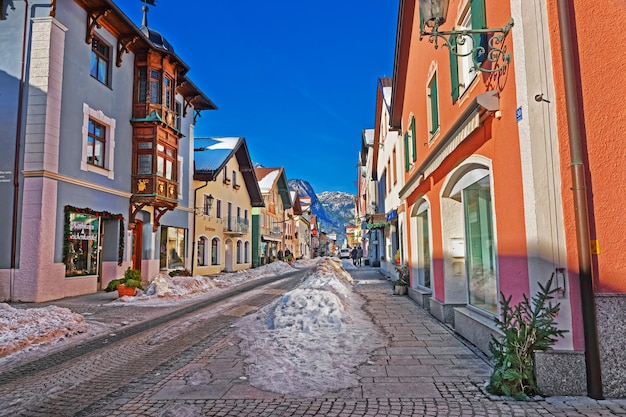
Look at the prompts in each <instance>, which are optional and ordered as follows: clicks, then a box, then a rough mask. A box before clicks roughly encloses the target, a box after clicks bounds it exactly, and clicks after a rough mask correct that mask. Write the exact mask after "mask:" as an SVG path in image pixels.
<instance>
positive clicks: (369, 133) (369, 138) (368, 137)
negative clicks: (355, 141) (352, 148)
mask: <svg viewBox="0 0 626 417" xmlns="http://www.w3.org/2000/svg"><path fill="white" fill-rule="evenodd" d="M364 134H365V144H367V145H370V146H371V145H373V144H374V129H364Z"/></svg>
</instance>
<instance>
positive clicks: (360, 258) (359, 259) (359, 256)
mask: <svg viewBox="0 0 626 417" xmlns="http://www.w3.org/2000/svg"><path fill="white" fill-rule="evenodd" d="M356 256H357V262H358V264H359V266H361V262H363V248H362V247H360V246H359V247H358V248H357V250H356Z"/></svg>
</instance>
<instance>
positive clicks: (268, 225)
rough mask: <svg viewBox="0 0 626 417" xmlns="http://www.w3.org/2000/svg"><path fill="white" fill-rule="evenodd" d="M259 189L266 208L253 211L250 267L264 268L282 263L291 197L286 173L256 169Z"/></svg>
mask: <svg viewBox="0 0 626 417" xmlns="http://www.w3.org/2000/svg"><path fill="white" fill-rule="evenodd" d="M255 172H256V177H257V179H258V185H259V189H260V190H261V192H262V193H263V199H264V201H265V207H263V208H259V209H256V208H255V209H254V212H253V214H254V218H255V221H254V228H253V229H254V231H253V250H252V252H253V253H252V255H253V264H254V266H259V265H265V264H267V263H270V262H272V261H274V260H276V259H281V258H282V257H283V254H284V251H285V210H286V209H289V208H290V207H291V204H292V203H291V195H290V194H289V185H288V183H287V177H286V176H285V170H284V169H283V168H282V167H278V168H256V169H255Z"/></svg>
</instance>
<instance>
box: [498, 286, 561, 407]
mask: <svg viewBox="0 0 626 417" xmlns="http://www.w3.org/2000/svg"><path fill="white" fill-rule="evenodd" d="M557 291H558V288H552V278H550V279H549V280H548V282H547V283H546V285H545V287H544V286H543V285H541V283H540V284H539V292H537V294H536V295H535V296H534V297H533V298H532V301H531V300H529V299H528V297H527V296H526V295H525V294H524V299H523V300H522V301H521V302H520V303H519V304H517V305H515V306H511V297H510V296H509V298H506V297H505V296H504V294H503V293H500V297H501V303H502V319H500V318H496V325H497V326H498V328H499V329H500V330H501V331H502V333H503V336H502V338H500V339H496V338H495V337H493V336H492V340H491V342H490V343H489V350H490V351H491V353H492V355H493V359H494V361H495V365H494V368H493V373H492V375H491V379H490V381H489V385H488V386H487V391H488V392H489V393H491V394H494V395H507V396H510V397H513V398H516V399H520V400H521V399H525V398H526V397H527V396H533V395H536V394H539V390H538V388H537V383H536V380H535V374H534V360H533V352H534V351H537V350H540V351H546V350H549V349H550V348H551V346H552V345H554V343H556V342H557V340H558V338H559V337H563V335H564V333H565V332H566V330H559V329H558V328H557V327H556V324H557V323H556V320H555V318H556V316H557V315H558V313H559V310H560V308H561V305H560V304H559V303H557V304H555V305H553V304H552V302H551V301H550V300H552V299H554V297H553V295H554V294H555V293H556V292H557Z"/></svg>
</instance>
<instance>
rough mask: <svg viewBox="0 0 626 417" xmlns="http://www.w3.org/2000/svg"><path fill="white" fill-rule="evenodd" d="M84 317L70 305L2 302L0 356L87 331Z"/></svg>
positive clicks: (0, 311)
mask: <svg viewBox="0 0 626 417" xmlns="http://www.w3.org/2000/svg"><path fill="white" fill-rule="evenodd" d="M88 329H89V325H88V324H87V323H86V322H85V318H84V317H83V316H82V315H80V314H76V313H72V311H71V310H69V309H67V308H61V307H57V306H48V307H43V308H33V309H28V310H20V309H16V308H13V307H11V306H10V305H8V304H6V303H0V357H4V356H7V355H10V354H11V353H14V352H17V351H20V350H24V349H29V348H31V347H32V346H35V345H41V346H44V345H47V344H52V343H55V342H58V341H59V340H62V339H64V338H67V337H71V336H73V335H76V334H79V333H83V332H86V331H87V330H88Z"/></svg>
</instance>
